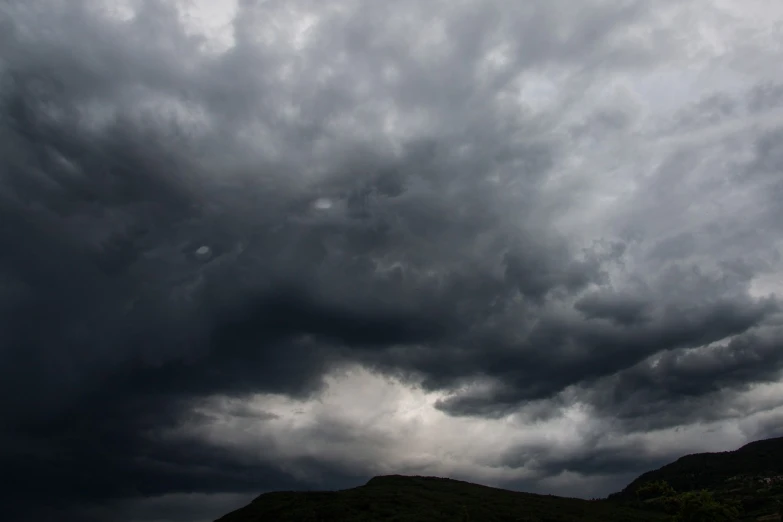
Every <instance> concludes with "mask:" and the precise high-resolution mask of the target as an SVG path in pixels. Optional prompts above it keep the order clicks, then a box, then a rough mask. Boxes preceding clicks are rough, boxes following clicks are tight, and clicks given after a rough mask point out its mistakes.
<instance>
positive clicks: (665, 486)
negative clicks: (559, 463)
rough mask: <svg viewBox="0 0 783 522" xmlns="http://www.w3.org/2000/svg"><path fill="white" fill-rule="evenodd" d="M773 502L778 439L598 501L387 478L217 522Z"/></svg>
mask: <svg viewBox="0 0 783 522" xmlns="http://www.w3.org/2000/svg"><path fill="white" fill-rule="evenodd" d="M781 503H783V437H781V438H776V439H769V440H763V441H757V442H753V443H751V444H748V445H746V446H743V447H742V448H740V449H739V450H737V451H731V452H724V453H700V454H695V455H688V456H685V457H682V458H680V459H679V460H677V461H676V462H673V463H671V464H668V465H666V466H664V467H662V468H660V469H658V470H655V471H650V472H647V473H645V474H643V475H641V476H640V477H639V478H637V479H636V480H634V481H633V482H631V484H629V485H628V486H627V487H626V488H625V489H623V490H622V491H620V492H618V493H615V494H613V495H610V496H609V497H608V498H607V499H602V500H593V501H588V500H580V499H573V498H563V497H556V496H551V495H535V494H531V493H521V492H515V491H506V490H503V489H497V488H490V487H487V486H480V485H477V484H471V483H468V482H462V481H458V480H451V479H444V478H436V477H407V476H399V475H392V476H384V477H375V478H373V479H371V480H370V481H369V482H368V483H367V484H365V485H364V486H359V487H357V488H353V489H346V490H342V491H321V492H276V493H265V494H263V495H261V496H259V497H258V498H256V499H255V500H254V501H253V502H252V503H251V504H249V505H247V506H245V507H243V508H241V509H238V510H237V511H234V512H232V513H229V514H228V515H226V516H224V517H222V518H220V519H219V521H220V522H262V521H264V522H266V521H270V522H278V521H279V522H287V521H312V522H327V521H334V522H337V521H344V522H358V521H376V520H377V521H395V520H396V521H400V522H402V521H410V522H416V521H422V522H423V521H472V522H479V521H480V522H501V521H504V522H505V521H509V522H510V521H519V522H521V521H525V522H555V521H558V522H572V521H579V522H590V521H596V522H598V521H601V522H613V521H617V522H634V521H639V522H643V521H677V522H721V521H731V520H758V521H767V522H772V521H780V520H781V517H780V513H781Z"/></svg>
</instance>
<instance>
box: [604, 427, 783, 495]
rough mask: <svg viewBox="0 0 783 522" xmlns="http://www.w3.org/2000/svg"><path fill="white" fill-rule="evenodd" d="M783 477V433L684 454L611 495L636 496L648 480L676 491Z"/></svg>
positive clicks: (729, 486)
mask: <svg viewBox="0 0 783 522" xmlns="http://www.w3.org/2000/svg"><path fill="white" fill-rule="evenodd" d="M774 477H783V437H778V438H774V439H766V440H757V441H755V442H751V443H749V444H746V445H745V446H742V447H741V448H740V449H738V450H734V451H723V452H720V453H695V454H693V455H685V456H684V457H680V458H679V459H677V460H676V461H675V462H672V463H671V464H667V465H665V466H663V467H662V468H659V469H656V470H654V471H648V472H647V473H645V474H643V475H641V476H640V477H639V478H637V479H636V480H634V481H633V482H631V483H630V484H629V485H628V486H627V487H626V488H625V489H623V490H622V491H620V492H619V493H615V494H613V495H610V498H631V497H635V493H634V492H635V491H636V489H637V488H638V487H639V486H640V485H641V484H644V483H646V482H654V481H657V480H665V481H666V482H668V483H669V485H671V486H672V487H673V488H674V489H675V490H676V491H694V490H698V489H707V490H710V491H721V490H724V489H734V488H735V487H736V485H735V484H736V483H737V482H738V481H742V480H743V479H747V478H752V479H755V480H757V481H759V482H761V481H763V480H764V479H767V478H769V479H772V480H774Z"/></svg>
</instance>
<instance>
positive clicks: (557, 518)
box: [219, 475, 666, 522]
mask: <svg viewBox="0 0 783 522" xmlns="http://www.w3.org/2000/svg"><path fill="white" fill-rule="evenodd" d="M219 520H220V522H251V521H252V522H262V521H264V522H266V521H269V522H288V521H312V522H316V521H318V522H327V521H329V522H331V521H334V522H338V521H339V522H358V521H367V522H369V521H399V522H403V521H405V522H437V521H444V522H445V521H449V522H455V521H456V522H460V521H480V522H506V521H508V522H511V521H515V522H523V521H524V522H572V521H576V520H578V521H584V522H591V521H595V522H599V521H600V522H613V521H616V522H646V521H650V522H653V521H663V520H666V518H665V517H663V516H661V515H659V514H657V513H651V512H644V511H641V510H638V509H635V508H633V507H627V506H619V505H613V504H610V503H608V502H606V501H587V500H581V499H573V498H563V497H555V496H551V495H535V494H532V493H520V492H515V491H506V490H503V489H497V488H491V487H487V486H480V485H478V484H471V483H469V482H461V481H458V480H451V479H444V478H436V477H408V476H400V475H391V476H384V477H375V478H373V479H371V480H370V481H369V482H368V483H367V484H366V485H364V486H360V487H357V488H353V489H346V490H342V491H331V492H326V491H320V492H279V493H265V494H263V495H261V496H259V497H258V498H256V499H255V500H254V501H253V502H252V503H251V504H250V505H248V506H245V507H243V508H241V509H239V510H237V511H234V512H233V513H230V514H228V515H226V516H224V517H222V518H221V519H219Z"/></svg>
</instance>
